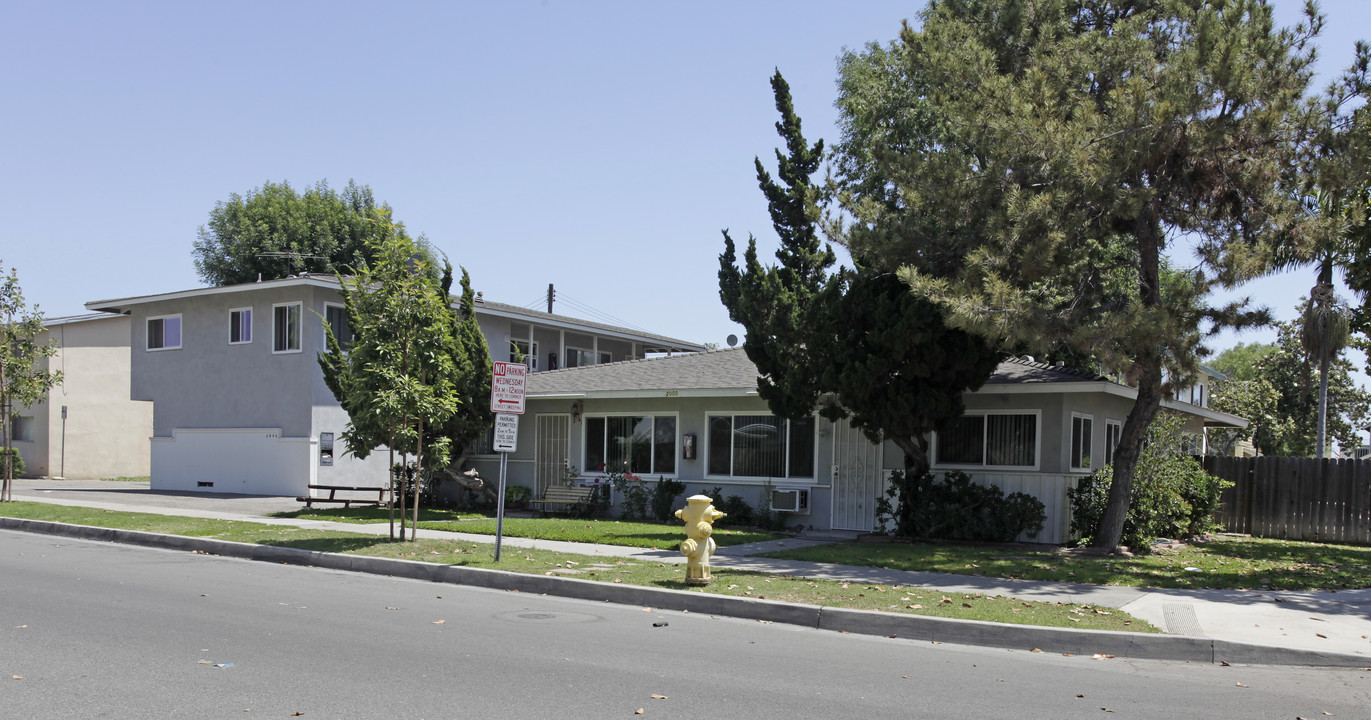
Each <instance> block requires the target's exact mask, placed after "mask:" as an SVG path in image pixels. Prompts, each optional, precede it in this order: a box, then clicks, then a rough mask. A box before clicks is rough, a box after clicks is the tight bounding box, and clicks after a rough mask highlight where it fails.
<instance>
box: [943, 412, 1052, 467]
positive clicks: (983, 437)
mask: <svg viewBox="0 0 1371 720" xmlns="http://www.w3.org/2000/svg"><path fill="white" fill-rule="evenodd" d="M933 454H934V459H935V460H934V461H935V462H936V463H937V464H939V465H973V466H982V467H1017V468H1036V467H1037V466H1038V414H1037V413H1036V412H1027V413H985V414H976V415H963V416H962V417H961V418H959V419H958V420H957V422H956V424H955V425H953V426H952V427H950V428H948V429H947V430H944V431H942V432H939V433H936V434H935V436H934V439H933Z"/></svg>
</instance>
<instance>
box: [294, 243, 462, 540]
mask: <svg viewBox="0 0 1371 720" xmlns="http://www.w3.org/2000/svg"><path fill="white" fill-rule="evenodd" d="M370 250H371V252H372V254H373V256H374V257H375V258H376V262H375V265H374V266H369V265H362V266H360V267H357V268H354V269H353V275H352V276H351V277H347V278H344V277H342V276H340V277H339V282H340V283H341V285H342V295H343V303H344V307H345V309H346V313H347V319H348V324H349V326H350V327H351V329H352V333H353V340H352V344H351V345H350V346H349V348H348V349H347V350H346V351H344V350H343V348H342V347H341V345H340V344H339V341H338V338H337V337H335V336H334V334H333V332H332V329H330V330H329V335H328V350H327V351H326V352H324V353H320V356H319V366H320V368H321V369H322V370H323V373H324V381H325V383H327V385H328V387H329V389H330V390H332V391H333V395H334V397H336V398H337V399H338V402H339V403H341V404H342V406H343V409H344V410H346V411H347V413H348V418H349V422H348V426H347V428H345V429H344V431H343V433H342V440H343V442H344V444H345V445H346V448H347V452H349V453H351V454H352V455H353V456H355V457H357V458H359V459H362V458H366V457H367V456H369V455H370V454H371V452H372V451H373V450H375V449H377V448H379V447H381V446H385V447H387V448H388V449H389V453H390V462H389V468H390V472H391V482H392V484H393V485H397V484H398V488H397V491H396V492H394V493H392V497H393V498H394V497H395V496H398V498H399V509H400V539H402V540H403V539H405V510H406V507H405V504H406V495H407V494H408V493H407V492H405V491H406V489H408V488H409V487H411V486H412V488H413V503H412V505H411V507H412V511H413V522H414V528H415V530H416V531H417V529H418V522H419V489H420V486H421V484H422V482H421V481H422V478H423V477H425V476H426V475H428V474H431V473H432V471H433V470H434V469H435V468H442V467H445V466H446V465H447V464H448V461H449V458H450V457H451V453H452V450H453V440H452V438H451V437H448V436H447V435H445V434H443V431H444V430H447V429H450V428H451V427H454V426H458V425H462V422H461V421H459V420H454V416H455V415H457V414H458V412H459V411H460V409H461V407H462V405H463V404H464V403H467V402H471V398H470V396H469V395H466V394H464V391H466V390H471V389H473V388H471V387H470V386H467V387H463V386H462V383H463V382H468V383H469V382H470V381H471V378H470V376H469V373H470V372H471V367H472V365H473V363H471V362H470V360H469V359H468V358H465V357H463V356H462V355H461V351H462V350H463V349H465V348H464V345H463V341H459V340H458V338H457V336H456V335H455V332H456V331H458V330H459V329H460V328H459V327H458V326H457V324H456V323H455V322H454V317H453V312H452V309H451V307H450V302H449V298H448V295H447V292H446V288H445V287H442V286H440V285H439V283H438V282H437V281H436V280H435V279H434V274H433V273H432V272H431V271H430V268H429V267H427V261H426V260H423V259H416V257H417V255H418V254H417V252H416V250H417V248H416V246H415V244H414V242H413V241H412V240H410V239H409V238H408V237H405V236H404V235H403V234H402V233H399V232H395V231H391V232H389V233H388V234H387V235H386V237H384V238H383V239H380V240H379V241H373V243H372V245H371V246H370ZM446 277H447V278H448V282H449V283H450V282H451V268H450V267H448V268H447V272H446ZM486 387H487V392H488V389H489V386H488V385H487V386H486ZM397 452H398V453H399V454H400V462H399V463H398V465H397V463H396V462H395V454H396V453H397ZM411 456H413V461H412V462H411V460H410V458H411ZM411 477H412V479H413V482H412V484H411V483H408V482H406V480H407V479H410V478H411ZM391 507H392V516H391V536H392V537H394V514H393V513H394V507H395V503H394V500H392V504H391ZM413 536H414V535H413V533H411V538H413Z"/></svg>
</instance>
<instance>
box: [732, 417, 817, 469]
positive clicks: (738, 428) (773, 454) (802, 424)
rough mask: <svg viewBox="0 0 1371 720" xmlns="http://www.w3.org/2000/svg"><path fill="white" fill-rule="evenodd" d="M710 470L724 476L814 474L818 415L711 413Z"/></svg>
mask: <svg viewBox="0 0 1371 720" xmlns="http://www.w3.org/2000/svg"><path fill="white" fill-rule="evenodd" d="M708 427H709V438H708V440H707V452H708V457H707V458H706V473H707V474H709V475H717V476H722V477H755V478H813V477H814V418H812V417H809V418H803V419H801V420H786V419H785V418H779V417H775V416H772V415H710V416H709V417H708Z"/></svg>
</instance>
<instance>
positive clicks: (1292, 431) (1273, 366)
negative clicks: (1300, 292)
mask: <svg viewBox="0 0 1371 720" xmlns="http://www.w3.org/2000/svg"><path fill="white" fill-rule="evenodd" d="M1276 328H1277V340H1276V349H1275V350H1274V351H1272V352H1270V353H1268V354H1266V355H1265V356H1264V357H1262V359H1261V360H1259V361H1258V362H1257V375H1258V377H1260V378H1262V379H1264V380H1266V381H1267V382H1269V383H1270V384H1271V385H1272V387H1274V388H1275V390H1276V412H1275V416H1276V417H1275V420H1276V422H1275V424H1273V425H1272V426H1270V427H1268V428H1262V427H1260V426H1259V427H1258V428H1257V431H1256V444H1257V450H1258V451H1260V452H1261V453H1262V454H1263V455H1285V456H1298V457H1314V456H1316V455H1317V454H1318V453H1317V447H1316V443H1317V442H1318V440H1317V436H1318V432H1317V428H1318V410H1319V384H1320V381H1319V379H1318V365H1319V362H1318V359H1317V357H1316V356H1315V355H1314V354H1312V353H1311V352H1310V351H1309V350H1308V349H1307V348H1306V347H1305V345H1304V343H1303V342H1301V337H1300V336H1301V333H1300V326H1299V324H1298V323H1296V322H1287V323H1280V324H1278V325H1277V326H1276ZM1352 371H1353V365H1352V362H1351V361H1350V360H1348V359H1347V358H1346V357H1345V356H1344V353H1342V352H1339V353H1337V354H1336V355H1334V356H1332V358H1331V359H1330V360H1329V362H1328V373H1327V375H1326V378H1327V385H1328V393H1327V406H1328V410H1327V434H1328V437H1329V438H1331V439H1333V440H1336V441H1337V443H1338V446H1339V447H1340V448H1342V449H1343V450H1350V449H1351V448H1355V447H1358V446H1359V445H1361V435H1360V433H1361V432H1363V431H1365V429H1366V428H1367V426H1368V423H1371V393H1367V392H1366V391H1365V390H1363V389H1361V388H1360V387H1358V386H1357V385H1356V382H1355V381H1354V380H1353V378H1352Z"/></svg>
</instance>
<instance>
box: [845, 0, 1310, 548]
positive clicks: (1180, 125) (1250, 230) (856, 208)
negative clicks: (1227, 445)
mask: <svg viewBox="0 0 1371 720" xmlns="http://www.w3.org/2000/svg"><path fill="white" fill-rule="evenodd" d="M1316 33H1317V23H1316V22H1315V21H1314V20H1312V19H1311V21H1310V22H1309V23H1307V24H1305V25H1303V26H1300V27H1298V28H1295V29H1288V30H1287V29H1277V28H1275V27H1274V26H1273V23H1272V18H1271V9H1270V7H1269V6H1268V5H1267V4H1266V2H1264V0H1228V1H1227V2H1218V1H1217V0H1214V1H1210V0H1133V1H1130V2H1116V1H1114V0H1041V1H1039V2H1021V1H1019V0H934V1H933V2H931V3H930V4H929V6H928V8H927V9H926V10H925V11H924V12H923V13H922V15H921V26H920V27H919V28H918V29H917V30H916V29H915V28H914V27H911V26H906V27H905V28H904V30H903V32H902V33H901V35H900V39H899V41H898V43H897V44H895V45H892V46H890V47H889V48H887V49H885V50H884V51H883V52H887V53H890V54H892V55H893V56H894V57H895V60H894V61H885V60H883V61H881V62H865V61H864V60H863V59H862V56H861V55H860V54H859V55H857V56H856V57H853V58H849V60H848V61H847V64H848V65H850V66H852V67H858V68H862V69H863V70H864V71H866V72H867V74H868V75H869V77H867V78H865V79H859V82H858V83H857V85H858V88H857V90H856V91H853V90H851V89H848V90H846V93H847V94H846V95H845V97H844V100H842V101H840V108H841V109H843V111H844V122H845V123H846V127H847V132H846V134H845V137H847V138H860V137H862V133H859V132H855V131H854V130H855V129H862V130H864V131H865V129H866V128H868V127H869V126H871V125H872V124H873V123H880V122H885V123H887V125H888V126H890V127H898V128H903V129H905V130H907V131H908V133H907V134H905V135H902V136H898V137H894V138H890V137H887V136H885V135H882V134H880V133H873V132H869V131H868V132H866V133H865V134H866V135H867V136H870V137H873V138H875V139H874V140H873V141H872V142H874V143H875V144H876V147H875V148H874V149H872V150H870V152H868V153H867V155H866V156H864V157H869V158H870V161H869V162H865V163H858V164H854V165H852V167H854V168H856V170H855V172H857V173H859V174H858V175H856V176H854V177H846V178H842V179H841V180H842V183H841V184H842V187H844V188H845V194H844V196H843V201H844V207H845V208H847V209H848V210H849V211H850V212H851V213H852V215H853V216H854V218H855V220H854V222H852V223H851V224H850V225H849V226H848V227H847V228H845V230H844V232H845V237H846V239H847V240H846V241H847V244H848V246H849V247H851V248H853V249H854V252H857V253H859V254H862V253H867V254H869V255H870V256H872V257H876V258H879V262H880V263H881V264H882V265H884V266H887V267H894V266H899V267H901V273H902V277H903V278H904V279H905V280H906V281H908V282H909V283H910V285H911V286H912V287H913V288H914V289H915V290H916V291H917V292H919V293H921V294H923V295H925V296H927V297H929V298H932V299H933V300H935V301H936V302H938V303H939V304H940V306H942V307H943V308H944V309H945V311H946V312H947V313H948V318H949V322H950V323H951V324H952V325H954V326H955V327H959V328H963V329H967V330H970V331H973V332H976V333H977V334H980V335H982V336H984V337H988V338H992V339H995V340H998V341H1004V342H1007V343H1008V344H1010V345H1016V346H1026V347H1030V348H1044V349H1050V348H1052V347H1054V346H1058V345H1064V346H1066V347H1070V348H1075V349H1077V350H1078V351H1081V352H1087V353H1090V354H1091V355H1093V356H1094V357H1096V358H1098V359H1099V360H1100V362H1101V363H1102V364H1103V365H1104V366H1105V368H1106V369H1108V370H1110V371H1112V372H1118V373H1120V374H1121V375H1123V376H1124V377H1126V378H1127V379H1128V381H1129V382H1130V383H1131V384H1132V385H1133V386H1134V387H1136V388H1137V399H1136V402H1135V403H1134V405H1133V409H1132V410H1131V411H1130V413H1129V414H1128V417H1127V419H1126V421H1125V423H1124V426H1123V429H1122V433H1121V437H1120V440H1119V446H1118V449H1117V451H1116V455H1115V464H1114V479H1113V484H1112V487H1111V491H1110V497H1109V505H1108V508H1107V511H1106V512H1105V514H1104V518H1103V521H1102V526H1101V528H1100V529H1099V532H1097V533H1095V534H1094V538H1095V545H1096V546H1097V547H1101V548H1113V547H1115V546H1116V545H1117V544H1118V541H1119V537H1120V534H1121V532H1122V529H1123V521H1124V519H1125V517H1126V513H1127V509H1128V505H1129V500H1130V496H1131V491H1132V482H1133V469H1134V467H1135V465H1136V463H1137V460H1138V455H1139V451H1140V449H1141V446H1142V442H1143V439H1144V437H1145V436H1146V431H1147V427H1148V425H1149V424H1150V423H1151V421H1152V419H1153V417H1154V416H1155V415H1156V413H1157V410H1158V407H1159V406H1160V403H1161V400H1162V398H1163V397H1164V396H1165V394H1166V392H1167V389H1168V385H1169V384H1175V383H1186V382H1189V380H1190V378H1191V377H1193V376H1194V374H1195V372H1196V370H1197V362H1198V358H1199V357H1200V355H1201V354H1202V353H1203V352H1205V351H1204V349H1203V345H1202V341H1203V339H1204V333H1203V332H1201V330H1200V328H1203V329H1205V330H1210V331H1212V330H1217V329H1222V328H1229V327H1241V326H1244V325H1246V324H1250V323H1253V322H1258V321H1263V320H1265V319H1266V316H1265V314H1263V313H1260V312H1254V311H1251V310H1248V309H1247V308H1246V307H1245V305H1244V304H1242V303H1238V304H1232V305H1227V306H1223V307H1215V306H1212V305H1211V304H1210V303H1208V302H1207V301H1206V300H1205V298H1206V297H1207V295H1208V291H1209V290H1210V289H1211V288H1212V287H1215V286H1220V285H1221V286H1233V285H1236V284H1238V283H1240V282H1242V281H1244V280H1246V279H1248V278H1251V277H1252V276H1254V275H1256V274H1258V273H1260V272H1262V271H1263V270H1264V269H1265V268H1266V267H1267V266H1268V264H1269V261H1270V258H1271V257H1272V251H1273V248H1274V247H1276V246H1278V245H1280V244H1281V243H1308V242H1310V240H1311V238H1313V237H1314V236H1315V235H1316V234H1317V227H1316V223H1317V218H1311V217H1309V216H1308V215H1307V214H1306V213H1304V212H1303V211H1302V208H1301V207H1300V204H1299V202H1298V195H1299V191H1300V188H1302V187H1304V186H1305V180H1304V178H1302V177H1300V175H1299V171H1300V169H1301V168H1302V167H1303V166H1302V165H1301V163H1300V160H1301V151H1302V149H1303V148H1304V147H1305V146H1306V145H1305V143H1306V141H1307V140H1308V139H1309V138H1310V137H1312V136H1313V129H1314V128H1315V127H1317V125H1318V123H1319V122H1320V121H1321V117H1322V115H1321V112H1320V110H1319V108H1318V107H1317V105H1316V104H1315V103H1312V102H1308V101H1306V100H1305V99H1304V98H1305V91H1306V88H1307V85H1308V82H1309V78H1310V74H1311V71H1310V63H1311V60H1312V56H1313V49H1312V47H1311V46H1310V45H1309V42H1310V40H1311V38H1312V37H1313V36H1314V35H1315V34H1316ZM882 68H893V69H894V70H892V71H883V70H882ZM840 87H845V86H844V85H843V84H842V83H840ZM890 87H898V90H894V91H892V92H895V93H897V94H898V95H899V96H900V97H903V98H907V99H911V100H910V102H913V103H915V104H916V107H914V108H901V107H895V108H892V109H890V110H886V111H883V112H874V111H873V112H867V111H865V110H864V111H863V113H856V112H853V111H852V109H851V107H849V106H850V105H851V104H852V102H855V101H861V100H863V99H865V98H870V97H880V96H881V93H882V92H883V91H884V90H886V89H887V88H890ZM845 102H846V103H847V104H844V103H845ZM861 107H862V108H868V109H869V108H872V107H876V106H875V105H873V104H872V103H869V102H867V103H864V104H862V105H861ZM891 110H896V111H901V110H907V111H908V112H905V113H904V114H902V115H900V116H899V117H893V118H892V117H890V116H889V113H890V111H891ZM907 117H921V118H926V120H925V121H923V122H919V123H909V122H901V120H902V119H904V118H907ZM840 167H841V164H840ZM872 188H882V190H881V191H880V193H879V194H877V195H874V196H873V195H872V194H871V193H872V190H871V189H872ZM1182 234H1184V235H1185V236H1187V237H1188V238H1189V239H1190V240H1191V241H1193V242H1194V243H1195V247H1196V251H1197V256H1198V259H1199V262H1198V265H1197V266H1196V267H1194V268H1186V269H1182V270H1178V271H1177V272H1174V273H1166V272H1165V269H1164V268H1165V262H1164V258H1165V257H1166V251H1167V248H1168V247H1169V246H1170V245H1171V243H1172V240H1173V238H1175V237H1178V236H1180V235H1182ZM949 261H950V262H951V263H952V267H951V268H950V271H949V268H948V267H946V266H945V265H943V264H945V263H948V262H949Z"/></svg>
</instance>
